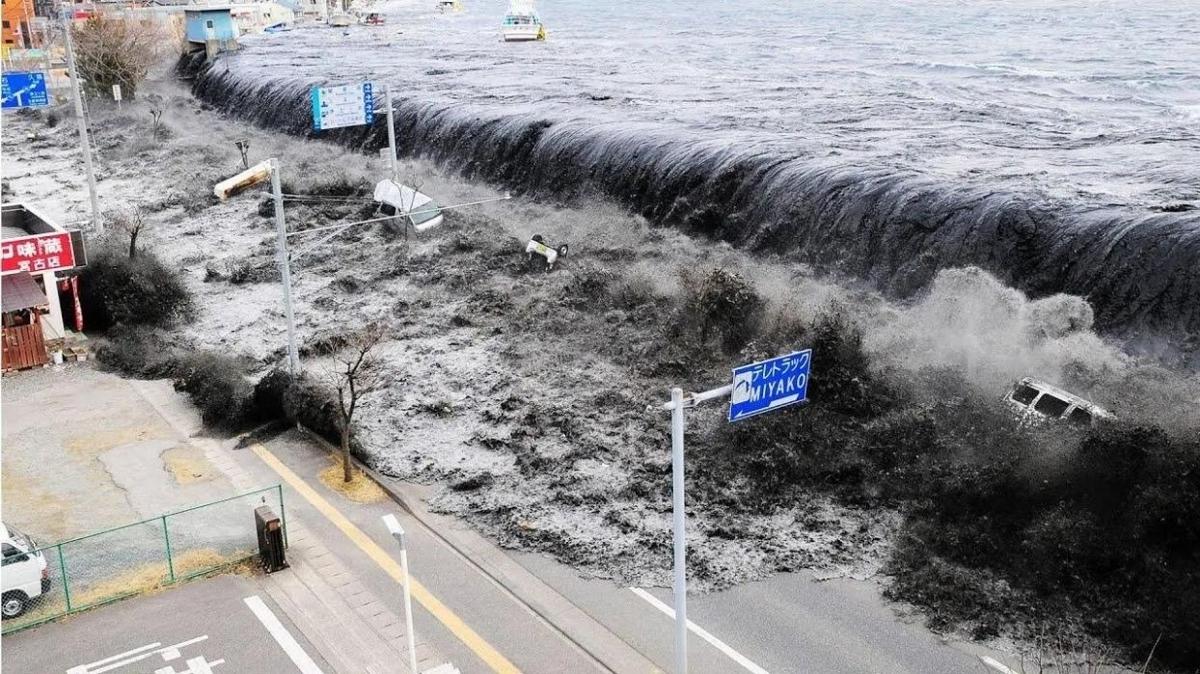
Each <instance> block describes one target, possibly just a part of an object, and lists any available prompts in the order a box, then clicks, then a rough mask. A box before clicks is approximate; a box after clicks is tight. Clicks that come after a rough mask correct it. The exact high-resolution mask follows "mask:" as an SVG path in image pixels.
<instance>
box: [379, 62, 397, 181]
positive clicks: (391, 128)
mask: <svg viewBox="0 0 1200 674" xmlns="http://www.w3.org/2000/svg"><path fill="white" fill-rule="evenodd" d="M383 97H384V99H385V101H386V102H385V105H387V127H388V150H389V152H390V153H391V154H390V155H388V162H389V165H390V166H391V169H392V182H395V183H398V182H400V176H399V173H400V170H399V169H398V168H396V120H395V118H394V117H393V116H392V85H390V84H385V85H383Z"/></svg>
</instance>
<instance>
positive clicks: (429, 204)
mask: <svg viewBox="0 0 1200 674" xmlns="http://www.w3.org/2000/svg"><path fill="white" fill-rule="evenodd" d="M375 201H377V202H379V210H380V211H382V212H383V214H384V215H393V216H394V215H399V216H400V217H404V218H407V219H408V222H409V224H411V225H412V227H413V229H415V230H417V231H418V232H423V231H425V230H427V229H432V228H434V227H437V226H438V225H440V224H442V219H443V218H442V208H441V206H438V205H437V202H436V201H434V200H433V197H430V196H428V195H426V194H422V193H420V192H418V191H417V190H415V189H413V188H411V187H409V186H408V185H401V184H399V183H396V182H393V181H391V180H381V181H379V184H377V185H375Z"/></svg>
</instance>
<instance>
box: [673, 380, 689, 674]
mask: <svg viewBox="0 0 1200 674" xmlns="http://www.w3.org/2000/svg"><path fill="white" fill-rule="evenodd" d="M683 432H684V421H683V389H680V388H673V389H671V520H672V521H671V530H672V534H673V538H674V547H675V583H674V593H675V672H676V673H677V674H684V673H685V672H687V539H686V538H685V536H684V526H685V521H684V520H685V513H684V510H683Z"/></svg>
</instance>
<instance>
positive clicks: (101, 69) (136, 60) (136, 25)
mask: <svg viewBox="0 0 1200 674" xmlns="http://www.w3.org/2000/svg"><path fill="white" fill-rule="evenodd" d="M71 34H72V36H73V37H74V38H75V67H76V69H77V70H78V72H79V75H80V79H81V82H80V84H82V85H83V86H85V87H86V88H88V89H89V90H91V91H92V92H94V93H95V94H97V95H99V96H104V97H112V87H113V85H114V84H119V85H121V94H122V97H123V98H134V97H135V96H136V94H137V88H138V86H139V85H140V84H141V83H142V81H143V80H145V79H146V74H147V73H148V72H149V71H150V67H151V66H153V65H154V64H155V63H157V62H158V60H159V58H160V57H161V56H162V55H163V47H164V45H166V44H167V42H168V41H167V40H166V39H164V38H165V31H164V30H163V27H162V25H161V24H159V23H158V21H157V20H156V19H154V18H153V17H144V18H133V17H129V18H124V17H115V16H111V15H107V14H97V15H96V16H93V17H92V18H90V19H88V20H87V21H85V22H84V23H82V24H78V25H75V26H73V27H72V28H71Z"/></svg>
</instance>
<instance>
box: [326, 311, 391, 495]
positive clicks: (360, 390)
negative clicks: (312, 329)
mask: <svg viewBox="0 0 1200 674" xmlns="http://www.w3.org/2000/svg"><path fill="white" fill-rule="evenodd" d="M383 335H384V326H383V325H382V324H380V323H372V324H370V325H368V326H367V327H366V328H364V329H363V330H361V331H359V332H358V333H356V334H355V335H354V337H352V338H351V339H350V341H349V343H348V344H347V345H346V348H345V349H343V350H342V355H340V356H338V357H336V358H335V360H336V361H337V363H338V365H337V369H336V370H335V371H334V388H335V389H336V390H337V397H338V417H339V418H338V421H339V423H340V429H339V430H340V431H341V436H342V471H343V472H342V479H343V480H344V481H346V482H350V481H351V480H353V479H354V472H353V470H352V464H351V462H350V429H351V424H352V423H353V422H354V412H355V411H356V410H357V409H358V404H359V402H360V401H361V400H362V397H363V396H364V395H366V394H368V393H370V392H372V391H374V390H375V389H376V388H378V387H379V385H380V383H382V380H383V376H382V375H383V371H382V368H381V363H380V361H379V359H378V357H377V356H376V354H375V347H377V346H379V342H380V341H382V340H383Z"/></svg>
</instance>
